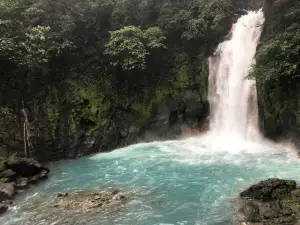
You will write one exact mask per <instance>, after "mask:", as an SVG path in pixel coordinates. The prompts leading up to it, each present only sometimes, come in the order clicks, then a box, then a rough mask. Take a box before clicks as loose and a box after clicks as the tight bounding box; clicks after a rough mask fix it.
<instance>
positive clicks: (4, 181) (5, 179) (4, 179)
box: [0, 178, 9, 183]
mask: <svg viewBox="0 0 300 225" xmlns="http://www.w3.org/2000/svg"><path fill="white" fill-rule="evenodd" d="M0 182H3V183H8V182H9V179H8V178H0Z"/></svg>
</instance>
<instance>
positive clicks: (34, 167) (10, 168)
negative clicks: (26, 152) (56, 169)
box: [0, 158, 50, 214]
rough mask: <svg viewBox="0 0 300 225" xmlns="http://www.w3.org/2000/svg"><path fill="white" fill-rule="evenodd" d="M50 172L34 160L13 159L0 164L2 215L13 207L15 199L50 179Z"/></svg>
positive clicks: (0, 204)
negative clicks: (30, 188) (23, 192)
mask: <svg viewBox="0 0 300 225" xmlns="http://www.w3.org/2000/svg"><path fill="white" fill-rule="evenodd" d="M49 172H50V170H49V169H48V168H46V167H43V166H42V165H41V164H39V163H38V162H37V161H35V160H34V159H27V158H12V159H9V160H6V161H3V162H1V163H0V214H2V213H4V212H6V211H7V210H8V209H9V207H10V206H13V201H12V200H13V198H14V197H15V196H16V195H17V194H18V193H20V192H22V191H24V190H25V189H26V188H28V187H29V186H30V185H36V184H37V183H38V182H39V181H40V180H44V179H47V178H48V173H49Z"/></svg>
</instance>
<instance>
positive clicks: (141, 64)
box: [104, 26, 166, 70]
mask: <svg viewBox="0 0 300 225" xmlns="http://www.w3.org/2000/svg"><path fill="white" fill-rule="evenodd" d="M110 36H111V37H110V40H109V43H108V44H107V45H106V50H105V51H104V54H106V55H109V56H111V57H112V60H113V61H112V65H114V66H116V65H120V66H121V67H122V68H123V69H124V70H132V69H135V68H140V69H145V67H146V56H147V55H149V54H150V53H149V50H148V49H154V48H163V47H165V45H164V44H163V41H164V40H165V39H166V38H165V36H164V34H163V31H162V30H161V29H160V28H159V27H150V28H148V29H147V30H145V31H142V30H141V29H140V28H137V27H135V26H128V27H124V28H122V29H120V30H116V31H110Z"/></svg>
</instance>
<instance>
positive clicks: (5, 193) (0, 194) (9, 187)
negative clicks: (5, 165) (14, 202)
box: [0, 182, 15, 202]
mask: <svg viewBox="0 0 300 225" xmlns="http://www.w3.org/2000/svg"><path fill="white" fill-rule="evenodd" d="M14 195H15V188H14V185H13V184H12V183H3V182H0V202H1V201H4V200H6V199H12V198H13V197H14Z"/></svg>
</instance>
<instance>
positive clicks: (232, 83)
mask: <svg viewBox="0 0 300 225" xmlns="http://www.w3.org/2000/svg"><path fill="white" fill-rule="evenodd" d="M264 20H265V19H264V14H263V12H262V11H261V10H260V11H257V12H249V13H248V14H247V15H244V16H242V17H241V18H240V19H239V20H238V21H237V23H236V24H234V25H233V27H232V30H231V33H230V35H231V37H230V40H226V41H224V42H223V43H221V44H220V45H219V46H218V48H217V51H216V53H215V55H214V56H213V57H211V58H210V59H209V69H210V75H209V100H210V105H211V124H210V130H211V132H212V133H214V134H215V135H217V136H226V137H231V138H232V137H233V138H234V139H239V140H251V141H254V140H258V139H259V138H260V135H259V131H258V130H259V129H258V108H257V95H256V87H255V81H254V80H249V79H245V78H246V76H247V75H248V73H249V70H250V68H251V64H252V63H253V62H254V56H255V52H256V47H257V44H258V42H259V39H260V35H261V33H262V29H263V24H264ZM225 139H227V138H225Z"/></svg>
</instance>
